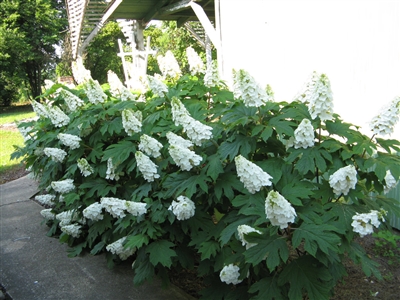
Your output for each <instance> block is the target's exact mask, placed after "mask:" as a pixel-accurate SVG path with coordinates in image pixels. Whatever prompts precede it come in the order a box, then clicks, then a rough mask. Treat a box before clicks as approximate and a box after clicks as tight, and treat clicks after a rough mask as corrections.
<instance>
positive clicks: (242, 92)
mask: <svg viewBox="0 0 400 300" xmlns="http://www.w3.org/2000/svg"><path fill="white" fill-rule="evenodd" d="M233 95H234V97H235V99H242V100H243V102H244V105H246V106H250V107H251V106H254V107H259V106H261V105H264V104H265V103H266V102H268V101H269V99H270V97H269V96H268V94H267V92H266V91H265V90H264V89H263V88H261V86H260V85H259V84H258V83H257V82H256V80H255V79H254V78H253V77H252V76H251V75H250V74H249V73H248V72H246V71H244V70H239V71H235V70H233Z"/></svg>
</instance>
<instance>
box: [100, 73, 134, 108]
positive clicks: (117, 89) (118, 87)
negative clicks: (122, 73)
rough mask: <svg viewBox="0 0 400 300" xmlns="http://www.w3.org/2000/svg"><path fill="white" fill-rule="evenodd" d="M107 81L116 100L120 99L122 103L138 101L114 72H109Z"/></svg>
mask: <svg viewBox="0 0 400 300" xmlns="http://www.w3.org/2000/svg"><path fill="white" fill-rule="evenodd" d="M107 80H108V83H109V84H110V92H111V95H113V96H114V97H115V98H120V99H121V101H128V100H132V101H134V100H136V98H137V97H136V95H134V94H132V93H131V91H130V90H129V89H128V88H127V87H125V86H124V85H123V84H122V82H121V80H119V78H118V76H117V74H115V73H114V72H113V71H111V70H109V71H108V72H107Z"/></svg>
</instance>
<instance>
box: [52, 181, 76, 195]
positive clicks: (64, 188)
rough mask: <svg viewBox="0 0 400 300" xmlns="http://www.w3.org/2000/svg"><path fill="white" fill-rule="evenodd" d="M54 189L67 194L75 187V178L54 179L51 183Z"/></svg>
mask: <svg viewBox="0 0 400 300" xmlns="http://www.w3.org/2000/svg"><path fill="white" fill-rule="evenodd" d="M51 187H52V188H53V190H55V191H56V192H58V193H60V194H66V193H69V192H70V191H72V190H74V189H75V185H74V180H73V179H65V180H60V181H53V182H52V183H51Z"/></svg>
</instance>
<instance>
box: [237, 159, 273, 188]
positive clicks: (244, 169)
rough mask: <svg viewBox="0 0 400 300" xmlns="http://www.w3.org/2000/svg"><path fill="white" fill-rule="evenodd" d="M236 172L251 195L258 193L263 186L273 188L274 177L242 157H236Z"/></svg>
mask: <svg viewBox="0 0 400 300" xmlns="http://www.w3.org/2000/svg"><path fill="white" fill-rule="evenodd" d="M235 164H236V171H237V174H238V176H239V179H240V181H241V182H243V184H244V187H245V188H246V189H247V190H248V191H249V192H250V193H251V194H254V193H255V192H258V191H259V190H260V189H261V187H263V186H271V185H272V182H271V180H270V179H272V176H270V175H269V174H268V173H267V172H264V171H263V170H262V169H261V168H260V167H259V166H257V165H256V164H254V163H252V162H250V161H248V160H247V159H246V158H244V157H243V156H242V155H238V156H236V157H235Z"/></svg>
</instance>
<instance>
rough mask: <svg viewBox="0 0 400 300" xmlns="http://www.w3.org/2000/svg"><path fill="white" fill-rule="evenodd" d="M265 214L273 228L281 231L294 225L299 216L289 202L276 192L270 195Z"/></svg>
mask: <svg viewBox="0 0 400 300" xmlns="http://www.w3.org/2000/svg"><path fill="white" fill-rule="evenodd" d="M265 214H266V216H267V219H268V220H269V221H270V222H271V224H272V225H273V226H279V228H280V229H284V228H287V227H288V226H289V223H293V222H294V220H295V218H296V216H297V214H296V211H295V210H294V208H293V207H292V205H291V204H290V202H289V201H287V200H286V199H285V198H284V197H283V196H282V195H281V194H279V193H278V192H275V191H270V192H269V193H268V196H267V199H266V200H265Z"/></svg>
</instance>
